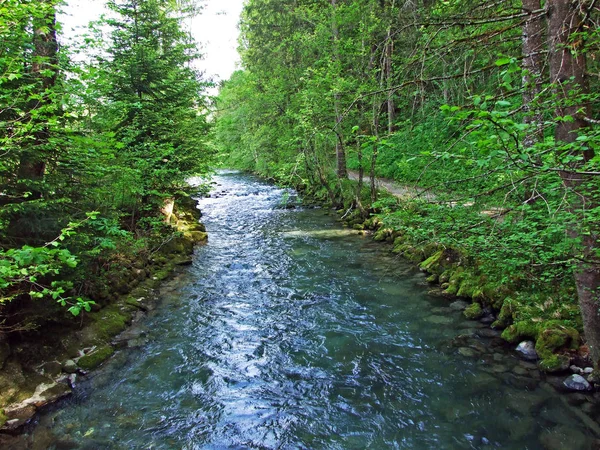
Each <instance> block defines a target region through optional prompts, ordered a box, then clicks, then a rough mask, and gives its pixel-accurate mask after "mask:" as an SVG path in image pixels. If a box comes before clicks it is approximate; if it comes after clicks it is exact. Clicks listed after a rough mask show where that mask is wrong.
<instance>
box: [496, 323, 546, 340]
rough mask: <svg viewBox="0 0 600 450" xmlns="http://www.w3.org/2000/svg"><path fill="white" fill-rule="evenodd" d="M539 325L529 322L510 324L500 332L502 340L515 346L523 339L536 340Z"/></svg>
mask: <svg viewBox="0 0 600 450" xmlns="http://www.w3.org/2000/svg"><path fill="white" fill-rule="evenodd" d="M538 330H539V324H537V323H533V322H530V321H526V320H524V321H520V322H516V323H514V324H512V325H511V326H509V327H508V328H506V329H505V330H504V331H503V332H502V339H504V340H505V341H507V342H510V343H513V344H516V343H517V342H521V341H523V340H525V339H532V340H536V338H537V335H538Z"/></svg>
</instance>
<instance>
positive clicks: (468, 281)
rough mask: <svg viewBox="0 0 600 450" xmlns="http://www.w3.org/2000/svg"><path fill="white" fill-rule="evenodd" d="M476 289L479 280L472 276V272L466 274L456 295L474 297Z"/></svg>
mask: <svg viewBox="0 0 600 450" xmlns="http://www.w3.org/2000/svg"><path fill="white" fill-rule="evenodd" d="M476 290H478V285H477V280H476V279H474V278H472V276H471V275H470V274H469V275H467V274H465V276H464V277H463V280H462V281H461V282H460V287H459V288H458V292H457V293H456V295H457V296H459V297H465V298H473V299H474V298H475V295H474V294H475V292H476Z"/></svg>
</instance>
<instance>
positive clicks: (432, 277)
mask: <svg viewBox="0 0 600 450" xmlns="http://www.w3.org/2000/svg"><path fill="white" fill-rule="evenodd" d="M437 281H438V276H437V275H436V274H435V273H434V274H433V275H429V276H428V277H427V282H428V283H432V284H433V283H437Z"/></svg>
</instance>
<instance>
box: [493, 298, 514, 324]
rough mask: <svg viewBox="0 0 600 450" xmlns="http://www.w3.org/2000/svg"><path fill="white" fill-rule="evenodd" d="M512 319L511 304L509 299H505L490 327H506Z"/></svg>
mask: <svg viewBox="0 0 600 450" xmlns="http://www.w3.org/2000/svg"><path fill="white" fill-rule="evenodd" d="M512 320H513V305H512V301H511V299H506V300H505V301H504V302H503V303H502V307H501V308H500V312H499V313H498V320H496V321H495V322H494V323H492V328H500V329H504V328H506V327H508V326H509V325H510V324H511V323H512Z"/></svg>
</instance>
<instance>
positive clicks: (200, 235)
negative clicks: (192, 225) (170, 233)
mask: <svg viewBox="0 0 600 450" xmlns="http://www.w3.org/2000/svg"><path fill="white" fill-rule="evenodd" d="M184 236H185V237H186V238H188V239H189V240H190V241H192V242H193V243H194V244H197V243H198V242H204V241H206V240H208V234H207V233H204V232H202V231H188V232H186V233H185V234H184Z"/></svg>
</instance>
